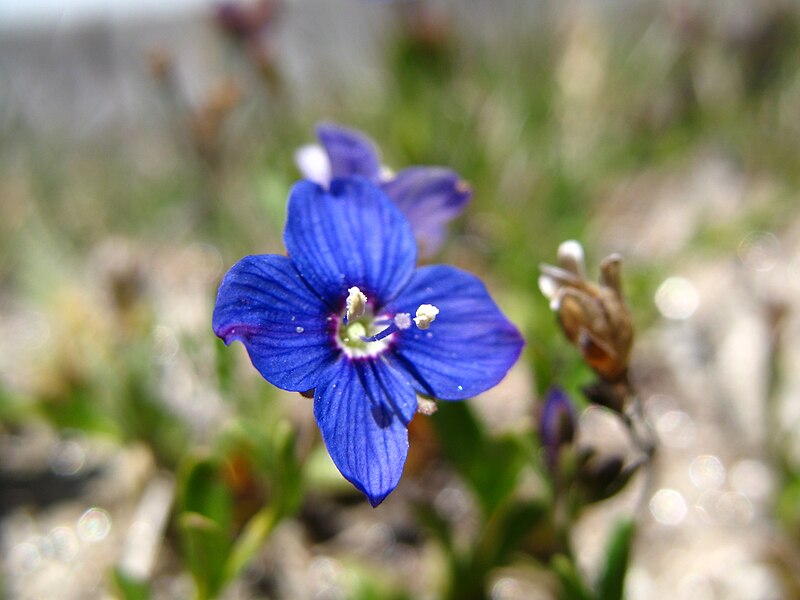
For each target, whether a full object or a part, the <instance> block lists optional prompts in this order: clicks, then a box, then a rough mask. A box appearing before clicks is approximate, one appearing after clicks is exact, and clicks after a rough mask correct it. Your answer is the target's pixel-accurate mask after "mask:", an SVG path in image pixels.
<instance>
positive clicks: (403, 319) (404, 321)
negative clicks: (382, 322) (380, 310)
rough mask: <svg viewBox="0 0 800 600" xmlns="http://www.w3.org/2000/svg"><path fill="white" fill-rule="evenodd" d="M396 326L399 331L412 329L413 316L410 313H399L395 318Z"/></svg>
mask: <svg viewBox="0 0 800 600" xmlns="http://www.w3.org/2000/svg"><path fill="white" fill-rule="evenodd" d="M394 324H395V325H397V328H398V329H408V328H409V327H411V315H410V314H408V313H397V314H396V315H395V316H394Z"/></svg>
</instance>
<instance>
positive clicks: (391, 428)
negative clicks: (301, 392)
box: [314, 358, 417, 506]
mask: <svg viewBox="0 0 800 600" xmlns="http://www.w3.org/2000/svg"><path fill="white" fill-rule="evenodd" d="M416 407H417V399H416V394H415V393H414V390H413V388H412V387H411V385H410V384H409V383H408V382H407V381H406V380H405V379H404V377H403V375H402V373H400V372H398V371H396V370H394V369H392V368H391V367H389V366H388V365H387V364H386V363H384V362H383V361H380V360H366V361H351V360H348V359H344V358H343V359H342V360H340V361H339V362H338V363H337V368H336V369H335V370H334V371H332V372H331V373H330V376H329V378H328V379H327V380H326V382H325V383H322V384H320V385H318V386H317V388H316V390H315V393H314V417H315V418H316V420H317V424H318V425H319V428H320V431H322V438H323V439H324V440H325V446H326V447H327V448H328V452H329V453H330V455H331V458H332V459H333V462H334V464H335V465H336V467H337V468H338V469H339V471H341V473H342V475H344V477H345V478H346V479H347V480H348V481H350V482H351V483H352V484H353V485H354V486H356V488H358V489H359V490H360V491H362V492H363V493H364V494H365V495H366V496H367V498H368V499H369V501H370V503H371V504H372V506H377V505H378V504H380V503H381V502H382V501H383V499H384V498H386V496H388V495H389V493H390V492H391V491H392V490H393V489H394V488H395V487H397V484H398V483H399V481H400V476H401V475H402V474H403V467H404V465H405V462H406V455H407V454H408V423H409V421H410V420H411V418H412V417H413V416H414V411H415V410H416Z"/></svg>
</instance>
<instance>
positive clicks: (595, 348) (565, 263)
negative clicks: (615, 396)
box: [539, 240, 633, 383]
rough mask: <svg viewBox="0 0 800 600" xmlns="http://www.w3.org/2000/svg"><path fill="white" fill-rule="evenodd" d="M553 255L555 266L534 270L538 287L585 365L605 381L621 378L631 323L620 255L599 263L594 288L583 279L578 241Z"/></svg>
mask: <svg viewBox="0 0 800 600" xmlns="http://www.w3.org/2000/svg"><path fill="white" fill-rule="evenodd" d="M558 256H559V266H558V267H554V266H551V265H541V266H540V267H539V270H540V271H541V275H540V276H539V288H540V289H541V291H542V293H543V294H544V295H545V297H547V298H548V299H549V300H550V307H551V308H552V309H553V310H554V311H555V312H556V313H557V315H558V321H559V324H560V325H561V328H562V330H563V331H564V334H565V335H566V336H567V338H568V339H569V340H570V341H571V342H572V343H573V344H574V345H575V346H576V347H577V348H578V350H579V351H580V353H581V356H582V357H583V360H584V361H585V362H586V364H588V365H589V366H590V367H591V368H592V369H593V370H594V371H595V372H596V373H597V375H598V376H599V377H600V379H602V380H604V381H606V382H610V383H614V382H617V381H620V380H622V379H623V378H624V377H625V376H626V374H627V370H628V360H629V358H630V352H631V346H632V345H633V325H632V322H631V315H630V310H629V309H628V306H627V304H626V303H625V298H624V296H623V295H622V280H621V273H620V266H621V261H622V259H621V257H620V256H619V255H616V254H613V255H611V256H609V257H607V258H606V259H604V260H603V262H602V263H600V283H599V285H597V284H594V283H592V282H590V281H587V280H586V278H585V277H584V274H583V273H584V265H583V249H582V248H581V246H580V244H579V243H578V242H576V241H574V240H569V241H567V242H564V243H563V244H561V247H560V248H559V253H558Z"/></svg>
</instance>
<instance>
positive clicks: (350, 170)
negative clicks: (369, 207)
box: [295, 123, 472, 258]
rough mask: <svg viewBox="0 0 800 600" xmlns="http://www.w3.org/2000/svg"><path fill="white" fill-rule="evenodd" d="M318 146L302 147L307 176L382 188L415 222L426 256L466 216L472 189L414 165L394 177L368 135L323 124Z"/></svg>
mask: <svg viewBox="0 0 800 600" xmlns="http://www.w3.org/2000/svg"><path fill="white" fill-rule="evenodd" d="M317 138H318V139H319V145H316V144H311V145H307V146H303V147H301V148H300V149H299V150H298V151H297V153H296V154H295V162H296V163H297V167H298V169H300V171H301V172H302V173H303V175H304V176H305V177H306V178H308V179H311V180H312V181H315V182H317V183H319V184H320V185H322V186H327V185H328V184H329V182H330V181H331V179H333V178H339V177H352V176H354V175H360V176H362V177H366V178H367V179H369V180H370V181H372V182H373V183H375V184H376V185H379V186H380V187H381V188H382V189H383V191H384V192H385V193H386V195H387V196H389V198H391V199H392V201H393V202H394V203H395V204H396V205H397V207H398V208H399V209H400V210H401V211H402V213H403V214H404V215H405V216H406V217H407V218H408V220H409V221H410V222H411V229H412V231H413V232H414V237H415V238H416V239H417V242H418V243H419V245H420V251H421V254H422V256H423V257H426V258H427V257H429V256H431V255H432V254H434V253H436V251H437V250H439V248H440V247H441V246H442V244H443V243H444V240H445V238H446V235H447V224H448V223H449V222H450V221H452V220H453V219H454V218H456V217H457V216H458V215H460V214H461V211H463V210H464V207H465V206H466V205H467V203H468V202H469V201H470V199H471V198H472V189H471V188H470V187H469V185H467V183H466V182H464V180H462V179H461V178H460V177H459V176H458V174H457V173H456V172H455V171H453V170H451V169H447V168H444V167H409V168H406V169H403V170H402V171H400V172H399V173H397V174H394V173H392V172H391V170H389V169H388V168H386V167H383V166H382V165H381V159H380V153H379V152H378V149H377V147H376V146H375V144H374V143H373V142H372V140H370V139H369V138H368V137H367V136H365V135H364V134H362V133H360V132H358V131H355V130H352V129H347V128H345V127H340V126H338V125H333V124H330V123H322V124H320V125H318V126H317Z"/></svg>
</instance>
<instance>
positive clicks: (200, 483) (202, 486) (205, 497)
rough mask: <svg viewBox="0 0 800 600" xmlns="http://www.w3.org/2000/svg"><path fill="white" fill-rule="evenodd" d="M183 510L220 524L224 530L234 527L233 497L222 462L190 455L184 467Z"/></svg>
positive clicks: (180, 498)
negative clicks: (232, 521)
mask: <svg viewBox="0 0 800 600" xmlns="http://www.w3.org/2000/svg"><path fill="white" fill-rule="evenodd" d="M182 471H183V473H182V475H183V476H182V477H181V486H180V495H179V509H180V511H181V512H193V513H197V514H199V515H202V516H203V517H206V518H207V519H210V520H211V521H213V522H214V523H216V524H217V525H218V526H219V528H220V529H222V530H223V531H228V530H229V529H230V526H231V520H232V512H233V507H232V505H233V500H232V498H231V493H230V490H229V489H228V486H227V485H225V483H224V482H223V481H222V478H221V475H220V471H219V465H217V463H216V462H215V461H213V460H211V459H204V458H199V459H198V458H190V459H188V460H187V463H186V464H185V465H184V468H183V469H182Z"/></svg>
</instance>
